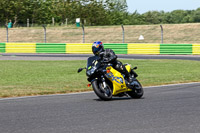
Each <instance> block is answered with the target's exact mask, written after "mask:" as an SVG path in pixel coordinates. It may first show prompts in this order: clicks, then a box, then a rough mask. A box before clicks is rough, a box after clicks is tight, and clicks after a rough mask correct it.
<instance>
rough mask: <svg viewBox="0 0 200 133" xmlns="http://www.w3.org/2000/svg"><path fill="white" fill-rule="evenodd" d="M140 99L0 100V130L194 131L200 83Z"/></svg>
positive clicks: (151, 91)
mask: <svg viewBox="0 0 200 133" xmlns="http://www.w3.org/2000/svg"><path fill="white" fill-rule="evenodd" d="M144 91H145V95H144V97H143V98H142V99H130V98H128V97H123V98H114V99H113V100H112V101H101V100H99V99H98V98H97V96H96V95H95V94H94V93H93V92H88V93H83V94H67V95H51V96H39V97H22V98H14V99H12V98H11V99H1V100H0V132H1V133H199V132H200V124H199V123H200V102H199V101H200V83H192V84H183V85H170V86H159V87H149V88H144Z"/></svg>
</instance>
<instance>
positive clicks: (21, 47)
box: [5, 43, 36, 53]
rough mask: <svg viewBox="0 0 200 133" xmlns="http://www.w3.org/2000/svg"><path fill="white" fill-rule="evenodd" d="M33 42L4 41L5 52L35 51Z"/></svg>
mask: <svg viewBox="0 0 200 133" xmlns="http://www.w3.org/2000/svg"><path fill="white" fill-rule="evenodd" d="M35 45H36V44H35V43H6V47H5V51H6V53H36V51H35V50H36V49H35Z"/></svg>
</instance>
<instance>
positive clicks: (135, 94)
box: [127, 79, 144, 99]
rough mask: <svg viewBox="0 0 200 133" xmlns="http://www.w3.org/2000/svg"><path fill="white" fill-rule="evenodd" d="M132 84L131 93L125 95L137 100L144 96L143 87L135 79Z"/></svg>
mask: <svg viewBox="0 0 200 133" xmlns="http://www.w3.org/2000/svg"><path fill="white" fill-rule="evenodd" d="M133 83H134V86H133V88H131V89H132V91H129V92H127V93H128V95H129V96H130V97H132V98H134V99H139V98H141V97H142V96H143V95H144V90H143V87H142V85H141V84H140V82H139V81H138V80H137V79H134V81H133Z"/></svg>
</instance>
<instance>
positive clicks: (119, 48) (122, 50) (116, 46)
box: [104, 43, 128, 54]
mask: <svg viewBox="0 0 200 133" xmlns="http://www.w3.org/2000/svg"><path fill="white" fill-rule="evenodd" d="M104 47H105V48H110V49H112V50H113V51H115V53H116V54H128V53H127V49H128V44H126V43H121V44H120V43H105V44H104Z"/></svg>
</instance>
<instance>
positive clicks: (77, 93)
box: [0, 82, 200, 101]
mask: <svg viewBox="0 0 200 133" xmlns="http://www.w3.org/2000/svg"><path fill="white" fill-rule="evenodd" d="M191 84H200V82H191V83H179V84H168V85H158V86H149V87H144V88H157V87H169V86H177V85H191ZM89 93H93V91H86V92H76V93H67V94H52V95H38V96H23V97H11V98H0V101H4V100H17V99H26V98H37V97H53V96H67V95H80V94H89Z"/></svg>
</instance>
